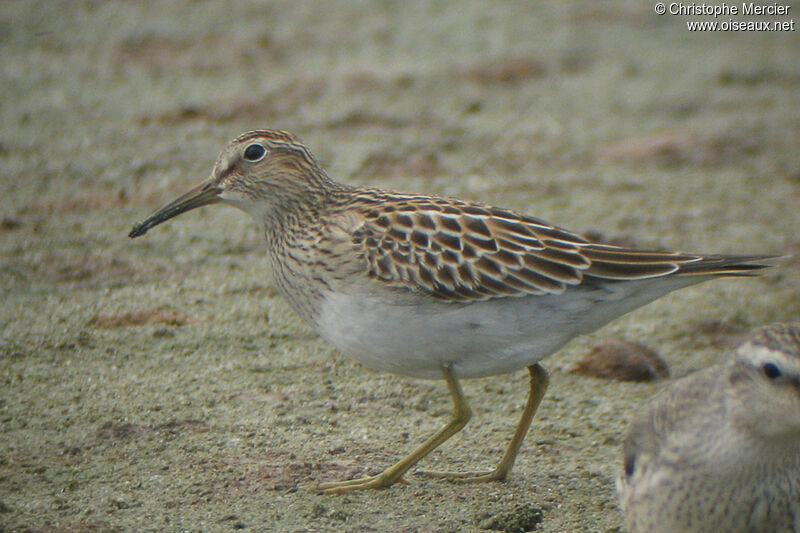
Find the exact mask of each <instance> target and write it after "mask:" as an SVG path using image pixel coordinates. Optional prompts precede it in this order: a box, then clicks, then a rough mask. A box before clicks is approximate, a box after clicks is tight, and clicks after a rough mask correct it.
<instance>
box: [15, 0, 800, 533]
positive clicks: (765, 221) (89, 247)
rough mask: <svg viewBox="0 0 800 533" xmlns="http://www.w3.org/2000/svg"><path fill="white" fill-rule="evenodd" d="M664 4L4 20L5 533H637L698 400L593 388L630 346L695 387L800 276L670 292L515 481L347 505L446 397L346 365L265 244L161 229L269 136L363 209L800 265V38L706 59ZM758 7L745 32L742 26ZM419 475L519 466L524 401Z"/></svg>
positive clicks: (549, 409)
mask: <svg viewBox="0 0 800 533" xmlns="http://www.w3.org/2000/svg"><path fill="white" fill-rule="evenodd" d="M780 5H785V6H790V9H789V12H788V15H786V16H778V17H756V16H749V17H746V16H741V15H740V16H723V17H719V18H718V19H714V18H713V17H692V16H672V15H669V14H667V15H661V16H659V15H657V14H656V12H655V9H654V6H655V3H654V2H642V1H626V0H616V1H602V2H598V1H592V2H590V1H586V2H579V1H570V2H564V1H541V2H505V3H490V2H479V1H473V0H467V1H408V2H391V1H375V2H368V1H352V2H312V1H265V2H257V1H242V2H235V3H231V2H222V1H207V2H200V1H188V0H187V1H167V2H156V1H149V2H148V1H137V2H129V1H119V2H96V1H74V2H57V1H47V2H45V1H41V2H36V1H15V0H7V1H4V2H2V3H0V58H2V59H1V60H0V73H1V74H0V90H1V91H2V93H1V94H2V104H0V113H1V115H0V116H1V117H2V121H1V122H0V186H1V188H0V424H1V425H0V428H1V429H0V529H4V528H5V529H6V530H9V531H11V530H15V531H127V530H192V531H195V530H198V531H199V530H204V531H217V530H220V531H225V530H233V529H244V530H262V531H263V530H275V531H328V530H330V531H397V532H414V531H481V530H499V531H533V530H537V531H620V530H621V529H620V528H621V525H620V524H621V517H620V515H619V511H618V510H617V507H616V503H615V498H614V493H613V480H614V477H615V476H616V473H617V471H618V470H619V459H618V454H619V445H620V443H621V440H622V438H623V435H624V431H625V428H626V426H627V421H628V420H629V419H630V417H631V416H632V414H633V413H634V412H635V410H636V409H638V408H640V406H641V405H643V402H644V401H645V400H646V399H647V398H649V397H650V396H651V395H652V394H653V393H655V392H656V391H657V390H658V389H659V388H660V387H662V386H664V384H665V383H668V382H669V380H662V381H659V382H656V383H646V384H631V383H618V382H614V381H608V380H601V379H597V378H593V377H585V376H581V375H575V374H573V373H571V369H572V368H573V367H574V365H575V363H576V361H577V360H579V359H580V358H581V357H582V356H583V355H584V354H585V353H586V352H587V351H589V350H590V349H591V348H592V347H594V346H596V345H597V344H598V343H602V342H603V339H606V338H609V337H616V336H623V337H625V338H627V339H630V340H635V341H639V342H643V343H645V344H647V345H648V346H649V347H651V348H652V349H654V350H655V351H657V352H658V353H659V354H661V355H662V356H663V357H664V359H665V360H666V361H667V362H668V363H669V366H670V367H671V370H672V376H673V377H672V378H671V379H674V378H676V377H680V376H683V375H686V374H688V373H690V372H692V371H693V370H696V369H698V368H703V367H705V366H707V365H709V364H712V363H713V362H716V361H719V360H721V359H722V358H724V357H726V356H727V355H728V354H729V353H730V351H731V348H732V346H734V345H735V344H736V342H737V341H738V340H739V339H740V338H741V336H742V335H743V334H745V333H746V332H747V331H748V330H749V329H751V328H752V327H755V326H758V325H762V324H765V323H769V322H774V321H791V320H797V319H798V317H800V298H798V294H797V287H798V281H799V280H800V276H799V275H798V270H800V269H799V268H798V267H799V266H800V264H798V260H797V259H796V258H795V257H794V256H792V257H790V258H789V259H787V260H786V261H785V262H784V264H783V265H782V266H781V267H780V268H778V269H775V271H774V272H771V273H769V274H768V275H766V276H765V277H763V278H759V279H757V280H732V281H715V282H712V283H709V284H705V285H701V286H699V287H695V288H692V289H688V290H685V291H682V292H679V293H677V294H673V295H671V296H669V297H667V298H665V299H664V300H663V301H659V302H657V303H654V304H652V305H650V306H648V307H646V308H644V309H642V310H639V311H637V312H635V313H633V314H631V315H629V316H628V317H625V318H623V319H620V320H618V321H616V322H615V323H613V324H612V325H610V326H608V327H607V328H605V329H603V330H601V331H600V332H598V333H597V334H595V335H592V336H589V337H586V338H582V339H578V340H576V341H575V342H573V343H572V344H571V345H569V346H568V347H567V348H566V349H565V350H562V352H561V353H559V354H556V355H554V356H553V357H551V358H550V359H548V360H546V361H545V365H546V366H547V367H548V368H549V369H550V370H551V372H552V378H551V390H550V391H548V395H547V396H546V397H545V400H544V402H543V404H542V407H541V410H540V412H539V414H538V415H537V419H536V420H535V421H534V424H533V426H532V429H531V433H530V434H529V436H528V439H527V441H526V444H525V446H524V447H523V450H522V453H521V456H520V458H519V460H518V463H517V465H516V468H515V471H514V473H513V474H512V477H511V479H510V480H509V481H508V482H507V483H495V484H487V485H471V486H463V487H462V486H457V485H451V484H448V483H444V482H436V481H431V480H426V479H424V478H420V477H414V476H409V479H408V481H409V485H403V486H396V487H393V488H392V489H390V490H386V491H379V492H369V493H357V494H350V495H347V496H340V497H332V496H318V495H316V494H313V493H311V492H308V491H304V490H303V489H302V488H301V487H302V485H304V484H307V483H310V482H313V481H327V480H335V479H340V478H346V477H349V476H358V475H364V474H366V473H371V472H373V470H375V471H377V469H381V468H383V467H385V466H387V465H389V464H390V463H392V462H393V461H394V460H395V459H396V458H399V457H401V456H403V455H404V454H405V453H407V452H408V451H409V450H411V449H412V448H413V447H415V446H416V445H417V444H418V443H419V442H421V440H422V439H423V438H424V437H425V436H426V435H427V434H429V433H430V432H432V431H434V430H435V429H436V428H438V427H439V426H440V425H441V424H442V423H443V422H444V419H445V418H446V417H447V415H448V413H449V410H450V406H449V398H448V397H447V393H446V389H445V387H444V386H443V384H441V383H436V382H419V381H413V380H407V379H403V378H399V377H395V376H389V375H382V374H376V373H374V372H371V371H369V370H366V369H363V368H360V367H358V366H357V365H355V364H354V363H351V362H349V361H348V360H346V359H344V358H342V356H341V355H339V354H338V353H336V352H335V351H333V350H332V348H330V347H329V346H328V345H327V344H325V343H324V342H323V341H321V340H320V339H318V338H317V336H316V335H315V334H314V333H313V331H312V330H311V329H310V328H309V327H308V326H306V325H304V324H302V323H301V322H300V321H299V320H298V319H297V318H296V317H295V316H294V315H293V314H292V313H291V311H290V310H289V309H288V307H287V306H286V304H285V303H284V302H282V301H281V300H280V298H278V297H277V295H276V294H275V293H274V292H273V291H272V289H271V287H270V285H269V278H268V274H267V270H266V264H265V261H264V258H263V246H264V244H263V242H262V240H261V237H260V236H259V235H258V233H257V231H256V230H255V227H254V225H253V224H252V222H251V221H250V220H249V219H248V218H247V217H245V216H243V215H242V214H241V213H238V212H235V211H233V210H228V209H224V208H207V209H202V210H198V211H197V212H193V213H189V214H187V215H184V216H183V217H181V218H180V219H178V220H176V221H175V222H173V223H171V224H168V225H165V226H160V227H159V228H157V229H156V230H154V231H152V232H151V233H150V234H148V235H147V237H145V238H142V239H137V240H136V241H130V240H129V239H128V238H127V237H126V234H127V232H128V231H129V230H130V228H131V226H132V225H133V224H134V223H135V222H136V221H138V220H141V219H142V218H143V217H144V216H146V215H147V214H149V213H150V212H152V211H153V210H154V209H156V208H157V207H159V206H161V205H162V204H163V203H165V202H166V201H168V200H171V199H173V198H174V197H175V196H176V195H177V194H179V193H182V192H184V191H185V190H186V189H187V188H188V187H189V186H191V185H193V184H196V183H198V182H199V181H200V180H202V179H203V178H205V177H206V176H207V175H208V173H209V172H210V171H211V169H212V166H213V163H214V160H215V158H216V157H217V154H218V152H219V150H221V149H222V147H223V146H224V145H225V144H226V143H227V142H228V141H229V140H230V139H231V138H233V137H235V136H236V135H238V134H239V133H241V132H243V131H245V130H248V129H253V128H279V129H286V130H289V131H292V132H293V133H295V134H297V135H299V136H300V137H302V138H303V139H304V140H305V141H306V143H307V145H308V146H309V148H310V149H311V151H312V152H313V153H314V154H316V156H317V157H318V159H319V160H320V161H321V162H322V163H323V165H324V166H325V167H326V168H327V170H328V172H329V174H330V176H331V177H333V178H334V179H336V180H339V181H343V182H347V183H354V184H368V185H372V186H378V187H384V188H391V189H396V190H402V191H408V192H422V193H436V194H444V195H452V196H459V197H464V198H468V199H473V200H479V201H483V202H487V203H492V204H498V205H502V206H504V207H509V208H513V209H516V210H519V211H523V212H526V213H529V214H532V215H535V216H539V217H542V218H545V219H547V220H549V221H551V222H553V223H556V224H558V225H561V226H565V227H567V228H569V229H572V230H575V231H578V232H582V233H586V234H589V235H591V236H592V237H593V238H597V239H601V240H605V241H608V242H613V243H621V244H625V245H634V246H639V247H647V248H667V249H680V250H686V251H693V252H706V253H777V254H787V255H792V254H796V253H797V252H798V251H800V238H798V237H797V229H798V227H800V149H798V147H799V146H800V35H798V31H797V30H790V31H781V32H776V31H771V32H747V31H744V32H743V31H737V32H730V31H728V32H725V31H706V32H690V31H688V29H687V21H693V20H701V21H702V20H708V21H714V20H716V21H717V22H719V23H720V24H721V23H722V22H725V21H728V20H736V21H770V22H773V21H777V22H786V23H789V22H791V21H794V20H796V19H797V17H798V16H800V12H798V10H799V9H800V5H797V4H796V3H793V2H784V3H781V4H780ZM738 6H739V7H740V8H741V4H738ZM465 392H466V394H467V396H468V397H470V398H471V399H472V402H473V405H474V407H475V414H476V416H475V417H474V419H473V421H472V422H471V424H470V426H468V427H467V429H466V430H465V432H464V434H463V435H459V436H458V437H457V438H455V439H454V441H453V443H448V445H446V446H444V447H443V448H442V449H441V450H437V452H436V453H435V454H434V455H432V456H431V457H430V458H428V459H426V461H425V464H423V465H421V468H425V469H433V470H436V469H440V470H474V469H481V468H487V467H489V466H494V464H495V463H496V462H497V461H498V460H499V458H500V457H501V455H502V451H503V449H504V447H505V444H506V441H507V439H508V438H510V435H511V433H512V431H513V429H512V428H513V426H514V424H515V423H516V421H517V419H518V417H519V414H520V412H521V408H522V405H523V404H524V400H525V394H526V377H525V375H523V373H520V374H519V375H514V376H501V377H497V378H490V379H486V380H477V381H470V382H467V383H466V384H465Z"/></svg>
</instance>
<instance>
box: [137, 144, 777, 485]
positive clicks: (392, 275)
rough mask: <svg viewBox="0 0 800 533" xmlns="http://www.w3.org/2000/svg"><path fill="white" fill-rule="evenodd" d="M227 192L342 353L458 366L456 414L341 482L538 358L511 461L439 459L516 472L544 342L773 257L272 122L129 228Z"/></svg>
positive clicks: (426, 371)
mask: <svg viewBox="0 0 800 533" xmlns="http://www.w3.org/2000/svg"><path fill="white" fill-rule="evenodd" d="M218 202H223V203H227V204H230V205H232V206H234V207H237V208H239V209H241V210H243V211H245V212H247V213H249V214H250V215H251V216H252V217H253V219H254V220H255V222H256V224H258V227H259V228H260V230H261V231H262V232H263V234H264V237H265V238H266V241H267V256H268V258H269V262H270V264H271V271H272V278H273V279H272V281H273V283H274V285H275V287H277V289H278V291H279V292H280V293H281V294H282V295H283V296H284V297H285V298H286V299H287V300H288V302H289V304H290V305H291V307H292V308H293V309H294V310H295V311H296V312H297V313H298V314H299V315H300V316H301V317H302V318H303V319H305V320H306V321H307V322H309V323H310V324H311V325H312V326H313V327H314V328H315V329H316V330H317V331H318V332H319V333H320V334H321V335H322V336H323V337H324V338H325V339H327V340H328V341H330V343H331V344H333V345H334V346H335V347H336V348H338V349H339V350H340V351H341V352H342V353H343V354H345V355H347V356H349V357H351V358H353V359H355V360H356V361H358V362H360V363H362V364H363V365H364V366H367V367H369V368H372V369H375V370H381V371H386V372H393V373H396V374H402V375H405V376H412V377H417V378H426V379H435V378H444V380H445V382H446V383H447V386H448V388H449V390H450V394H451V396H452V400H453V403H454V413H453V417H452V419H451V420H450V422H449V423H448V424H447V425H445V426H444V427H443V428H442V429H441V430H439V431H438V432H437V433H435V434H434V435H433V436H431V437H430V438H429V439H428V440H426V441H425V442H424V443H423V444H422V445H421V446H420V447H419V448H417V449H416V450H415V451H413V452H412V453H411V454H409V455H408V456H407V457H405V458H404V459H402V460H401V461H399V462H398V463H396V464H395V465H393V466H391V467H389V468H387V469H386V470H384V471H383V472H382V473H380V474H377V475H375V476H370V477H365V478H362V479H356V480H349V481H342V482H332V483H323V484H320V485H319V488H320V489H321V490H326V491H329V492H343V491H348V490H355V489H365V488H380V487H388V486H390V485H392V484H394V483H396V482H397V481H399V480H401V479H402V476H403V475H404V474H405V473H406V472H407V471H408V470H409V469H410V468H412V467H413V466H414V465H415V464H416V463H417V462H418V461H419V460H420V459H422V458H423V457H425V456H426V455H427V454H429V453H430V452H431V451H432V450H433V449H435V448H436V447H438V446H439V445H441V444H442V443H443V442H444V441H446V440H447V439H449V438H450V437H451V436H452V435H454V434H455V433H457V432H458V431H460V430H461V428H463V427H464V425H465V424H466V423H467V421H468V420H469V418H470V416H471V411H470V408H469V405H468V403H467V401H466V399H465V398H464V395H463V394H462V392H461V387H460V385H459V382H458V380H459V379H460V378H476V377H482V376H490V375H495V374H503V373H507V372H511V371H514V370H518V369H521V368H523V367H527V368H528V370H529V372H530V393H529V397H528V401H527V404H526V406H525V409H524V411H523V414H522V420H521V421H520V422H519V424H518V426H517V429H516V432H515V434H514V436H513V438H512V440H511V443H510V444H509V446H508V448H507V451H506V454H505V456H504V457H503V459H502V461H501V462H500V465H499V466H498V467H497V468H496V469H495V470H494V471H492V472H488V473H483V474H452V473H438V474H433V473H432V475H436V476H439V477H449V478H453V479H461V480H495V479H505V478H506V476H507V475H508V474H509V472H510V471H511V467H512V465H513V463H514V459H515V458H516V455H517V452H518V451H519V448H520V446H521V444H522V440H523V439H524V437H525V434H526V433H527V431H528V427H529V425H530V422H531V418H532V417H533V415H534V413H535V412H536V409H537V407H538V405H539V402H540V401H541V398H542V396H543V395H544V392H545V389H546V387H547V382H548V377H547V372H546V371H545V370H544V369H543V368H542V367H541V366H539V364H538V362H539V361H540V360H541V359H542V358H544V357H545V356H547V355H550V354H551V353H553V352H554V351H556V350H558V349H559V348H560V347H561V346H563V345H564V344H565V343H567V342H568V341H569V340H570V339H572V338H574V337H576V336H577V335H580V334H582V333H588V332H591V331H593V330H595V329H597V328H599V327H601V326H603V325H604V324H606V323H608V322H610V321H611V320H613V319H614V318H616V317H618V316H620V315H623V314H625V313H627V312H629V311H631V310H633V309H636V308H637V307H640V306H642V305H644V304H646V303H648V302H650V301H652V300H655V299H656V298H658V297H660V296H663V295H664V294H666V293H668V292H670V291H672V290H675V289H678V288H680V287H685V286H688V285H692V284H694V283H698V282H700V281H704V280H707V279H711V278H713V277H716V276H750V275H753V274H754V273H755V272H756V271H758V270H760V269H762V268H764V267H765V266H767V264H766V263H765V260H767V259H769V257H768V256H760V255H748V256H723V255H710V256H701V255H696V254H685V253H677V252H651V251H639V250H630V249H624V248H619V247H615V246H609V245H604V244H597V243H593V242H589V241H588V240H587V239H585V238H583V237H581V236H579V235H577V234H575V233H572V232H570V231H567V230H564V229H561V228H558V227H555V226H553V225H551V224H548V223H547V222H545V221H543V220H539V219H537V218H534V217H530V216H526V215H521V214H518V213H515V212H513V211H510V210H508V209H501V208H497V207H492V206H489V205H483V204H480V203H474V202H467V201H463V200H457V199H452V198H441V197H436V196H425V195H418V194H403V193H396V192H390V191H383V190H378V189H372V188H358V187H350V186H347V185H342V184H339V183H337V182H335V181H333V180H331V179H330V178H329V177H328V176H327V174H326V173H325V171H324V170H323V169H322V168H321V167H320V166H319V164H318V163H317V161H316V160H315V159H314V157H313V156H312V155H311V153H310V152H309V150H308V149H307V148H306V147H305V145H303V143H302V142H301V141H300V140H299V139H298V138H297V137H295V136H294V135H292V134H290V133H287V132H283V131H271V130H258V131H251V132H248V133H244V134H243V135H241V136H239V137H238V138H236V139H235V140H233V141H232V142H231V143H230V144H229V145H228V146H227V147H226V148H225V149H224V150H223V151H222V153H221V154H220V155H219V158H218V159H217V163H216V165H215V167H214V170H213V172H212V174H211V177H210V178H208V179H207V180H206V181H204V182H203V183H201V184H200V185H198V186H197V187H195V188H194V189H192V190H191V191H189V192H187V193H186V194H184V195H183V196H181V197H180V198H178V199H176V200H175V201H173V202H171V203H169V204H167V205H165V206H164V207H162V208H161V209H160V210H158V211H157V212H155V213H154V214H153V215H151V216H150V217H148V218H147V219H146V220H144V221H143V222H141V223H140V224H137V225H136V226H135V227H134V228H133V230H131V232H130V237H138V236H140V235H143V234H144V233H146V232H147V231H148V230H149V229H150V228H152V227H153V226H156V225H158V224H160V223H162V222H164V221H166V220H168V219H170V218H172V217H174V216H177V215H179V214H181V213H183V212H185V211H188V210H190V209H194V208H197V207H200V206H204V205H209V204H214V203H218Z"/></svg>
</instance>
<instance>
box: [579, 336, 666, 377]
mask: <svg viewBox="0 0 800 533" xmlns="http://www.w3.org/2000/svg"><path fill="white" fill-rule="evenodd" d="M570 373H571V374H581V375H584V376H593V377H597V378H605V379H616V380H619V381H655V380H657V379H662V378H668V377H669V366H667V363H666V362H664V360H663V359H662V358H661V356H660V355H658V354H657V353H656V352H654V351H653V350H651V349H650V348H648V347H647V346H645V345H643V344H641V343H638V342H633V341H628V340H625V339H609V340H607V341H604V342H602V343H600V344H598V345H597V346H595V347H594V348H592V349H591V350H590V351H589V353H588V354H586V356H585V357H584V358H583V359H581V360H580V361H579V362H578V364H576V365H575V367H574V368H573V369H572V370H571V371H570Z"/></svg>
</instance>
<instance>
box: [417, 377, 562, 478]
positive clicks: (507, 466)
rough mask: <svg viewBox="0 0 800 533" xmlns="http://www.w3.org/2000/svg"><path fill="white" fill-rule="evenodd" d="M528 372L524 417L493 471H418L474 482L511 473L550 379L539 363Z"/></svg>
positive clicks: (427, 474) (503, 476)
mask: <svg viewBox="0 0 800 533" xmlns="http://www.w3.org/2000/svg"><path fill="white" fill-rule="evenodd" d="M528 372H530V374H531V379H530V391H529V392H528V401H527V402H526V403H525V409H524V410H523V411H522V418H520V421H519V424H517V429H516V431H514V436H513V437H512V439H511V442H510V443H509V445H508V448H507V449H506V453H505V455H504V456H503V459H502V460H501V461H500V464H499V465H497V468H495V469H494V470H492V471H491V472H417V473H418V474H421V475H425V476H430V477H435V478H446V479H450V480H453V481H459V482H473V481H502V480H504V479H506V478H507V477H508V475H509V474H510V473H511V468H512V467H513V466H514V460H515V459H516V458H517V454H518V453H519V449H520V447H521V446H522V441H523V440H525V435H526V434H527V433H528V428H529V427H530V426H531V420H533V415H534V414H536V410H537V409H538V408H539V404H540V403H541V402H542V398H543V397H544V393H545V391H547V385H548V383H549V382H550V379H549V378H548V376H547V370H545V369H544V367H542V366H541V365H539V364H535V365H532V366H529V367H528Z"/></svg>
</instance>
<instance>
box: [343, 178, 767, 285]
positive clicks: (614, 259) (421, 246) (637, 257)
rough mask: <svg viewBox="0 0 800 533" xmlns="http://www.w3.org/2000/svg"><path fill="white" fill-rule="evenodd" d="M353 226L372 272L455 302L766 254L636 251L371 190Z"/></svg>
mask: <svg viewBox="0 0 800 533" xmlns="http://www.w3.org/2000/svg"><path fill="white" fill-rule="evenodd" d="M361 200H362V205H363V207H362V215H363V216H364V219H365V224H364V225H363V226H361V228H360V229H359V230H358V231H357V232H356V233H355V234H354V239H355V244H356V245H357V246H359V247H360V248H361V250H362V251H363V254H364V257H365V258H366V260H367V263H368V270H369V274H370V276H372V277H373V278H375V279H379V280H381V281H384V282H386V283H390V284H395V285H401V286H406V287H408V288H412V289H416V290H422V291H424V292H426V293H428V294H431V295H433V296H436V297H439V298H442V299H447V300H456V301H472V300H486V299H490V298H495V297H500V296H523V295H536V294H539V295H541V294H557V293H560V292H563V291H564V290H565V289H566V288H567V287H568V286H570V285H579V284H580V283H582V282H584V280H587V279H592V278H594V279H603V280H620V281H622V280H637V279H646V278H652V277H658V276H665V275H669V274H672V273H675V272H679V271H680V272H685V273H687V274H688V273H696V274H708V275H714V274H718V275H725V274H728V275H746V274H748V273H749V272H750V271H752V270H756V269H758V268H763V265H757V264H753V265H748V264H745V263H744V261H746V260H748V259H758V257H751V258H745V257H738V258H737V257H731V256H714V257H708V258H703V257H702V256H699V255H691V254H683V253H678V252H648V251H638V250H627V249H624V248H618V247H615V246H609V245H602V244H594V243H590V242H588V241H587V240H586V239H585V238H583V237H581V236H580V235H577V234H575V233H571V232H569V231H566V230H563V229H561V228H558V227H555V226H552V225H550V224H548V223H546V222H544V221H542V220H539V219H536V218H533V217H528V216H524V215H520V214H517V213H514V212H512V211H508V210H505V209H499V208H494V207H489V206H485V205H480V204H471V203H466V202H462V201H458V200H452V199H442V198H431V197H427V196H406V195H398V196H395V195H391V196H390V195H387V194H385V193H381V192H379V191H372V190H369V191H364V194H363V195H362V198H361Z"/></svg>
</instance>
